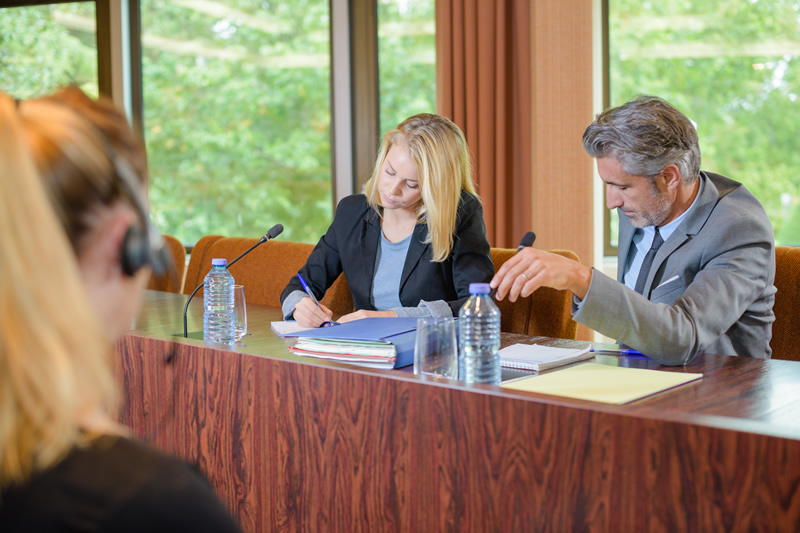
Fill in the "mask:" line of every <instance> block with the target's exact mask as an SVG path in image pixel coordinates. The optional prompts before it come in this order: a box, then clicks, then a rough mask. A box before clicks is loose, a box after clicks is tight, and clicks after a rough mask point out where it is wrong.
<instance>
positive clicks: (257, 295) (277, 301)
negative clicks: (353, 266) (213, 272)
mask: <svg viewBox="0 0 800 533" xmlns="http://www.w3.org/2000/svg"><path fill="white" fill-rule="evenodd" d="M257 242H258V239H255V238H245V237H221V236H219V235H207V236H205V237H203V238H202V239H200V241H198V243H197V245H196V246H195V247H194V248H193V249H192V254H191V256H190V259H189V268H188V270H187V272H186V283H185V284H184V291H183V292H184V294H190V293H191V292H192V291H193V290H194V288H195V287H196V286H197V285H199V284H201V283H202V282H203V278H205V276H206V274H208V271H209V270H210V269H211V260H212V259H213V258H215V257H224V258H225V259H227V260H228V261H233V260H234V259H236V258H237V257H238V256H239V255H240V254H242V253H243V252H245V251H246V250H247V249H248V248H250V247H251V246H253V245H254V244H256V243H257ZM313 249H314V246H313V245H312V244H306V243H300V242H291V241H285V240H273V241H269V242H266V243H264V244H262V245H261V246H259V247H258V248H256V249H255V250H253V251H252V252H251V253H250V254H249V255H248V256H247V257H245V258H243V259H242V260H241V261H239V262H238V263H236V264H235V265H233V266H232V267H231V269H230V272H231V275H233V278H234V279H235V280H236V283H237V284H239V285H244V287H245V298H246V299H247V302H248V303H253V304H256V305H267V306H271V307H279V306H280V305H281V292H282V291H283V289H284V288H285V287H286V285H287V284H288V283H289V280H290V279H291V277H292V276H294V275H295V274H297V272H298V271H299V270H300V268H301V267H302V266H303V265H304V264H305V262H306V259H308V256H309V255H310V254H311V251H312V250H313ZM195 254H196V255H195ZM202 295H203V289H200V290H199V291H197V295H196V296H195V297H196V298H197V297H202ZM321 302H322V303H323V304H324V305H326V306H327V307H329V308H330V309H331V311H333V313H334V316H335V317H339V316H341V315H344V314H347V313H352V312H353V296H352V294H351V293H350V287H349V286H348V285H347V281H345V279H344V275H341V276H339V278H338V279H337V280H336V281H335V282H334V283H333V285H332V286H331V287H330V288H329V289H328V291H327V292H326V293H325V297H324V298H323V299H322V300H321Z"/></svg>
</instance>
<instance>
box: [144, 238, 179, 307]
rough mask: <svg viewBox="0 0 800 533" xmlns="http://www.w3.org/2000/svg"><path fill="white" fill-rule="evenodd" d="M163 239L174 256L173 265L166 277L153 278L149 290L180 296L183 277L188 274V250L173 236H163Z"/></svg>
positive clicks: (165, 274) (148, 286)
mask: <svg viewBox="0 0 800 533" xmlns="http://www.w3.org/2000/svg"><path fill="white" fill-rule="evenodd" d="M162 237H164V244H166V246H167V248H168V249H169V251H170V254H171V255H172V265H171V266H170V268H169V269H168V270H167V271H166V272H165V273H164V275H162V276H152V277H151V278H150V283H149V284H148V285H147V288H148V289H151V290H154V291H164V292H174V293H175V294H180V293H181V288H182V287H183V275H184V273H185V272H186V248H184V246H183V244H181V241H179V240H178V239H176V238H175V237H173V236H172V235H162Z"/></svg>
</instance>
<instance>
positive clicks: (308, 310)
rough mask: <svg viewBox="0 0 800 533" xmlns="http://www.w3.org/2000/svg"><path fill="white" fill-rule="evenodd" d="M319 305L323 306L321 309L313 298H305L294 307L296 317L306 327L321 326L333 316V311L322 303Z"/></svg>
mask: <svg viewBox="0 0 800 533" xmlns="http://www.w3.org/2000/svg"><path fill="white" fill-rule="evenodd" d="M319 305H320V307H322V309H321V310H320V308H319V307H317V305H316V304H315V303H314V301H313V300H312V299H311V298H308V297H305V298H303V299H302V300H300V301H299V302H297V307H295V308H294V319H295V320H296V321H297V323H298V324H299V325H301V326H303V327H304V328H317V327H319V326H321V325H322V323H323V322H328V321H329V320H330V319H331V317H333V311H331V310H330V309H328V308H327V307H325V306H324V305H322V304H319Z"/></svg>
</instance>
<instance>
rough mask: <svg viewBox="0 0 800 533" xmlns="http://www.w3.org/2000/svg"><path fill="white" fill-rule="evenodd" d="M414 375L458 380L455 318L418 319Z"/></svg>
mask: <svg viewBox="0 0 800 533" xmlns="http://www.w3.org/2000/svg"><path fill="white" fill-rule="evenodd" d="M414 373H415V374H427V375H434V376H438V377H443V378H448V379H458V344H457V341H456V320H455V319H454V318H433V317H425V318H420V319H417V342H416V345H415V346H414Z"/></svg>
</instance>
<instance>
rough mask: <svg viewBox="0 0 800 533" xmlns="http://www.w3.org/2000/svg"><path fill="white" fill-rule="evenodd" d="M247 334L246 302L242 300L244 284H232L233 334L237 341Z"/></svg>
mask: <svg viewBox="0 0 800 533" xmlns="http://www.w3.org/2000/svg"><path fill="white" fill-rule="evenodd" d="M246 334H247V304H246V302H245V300H244V285H234V286H233V335H234V341H235V342H239V341H241V340H242V337H244V336H245V335H246Z"/></svg>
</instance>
